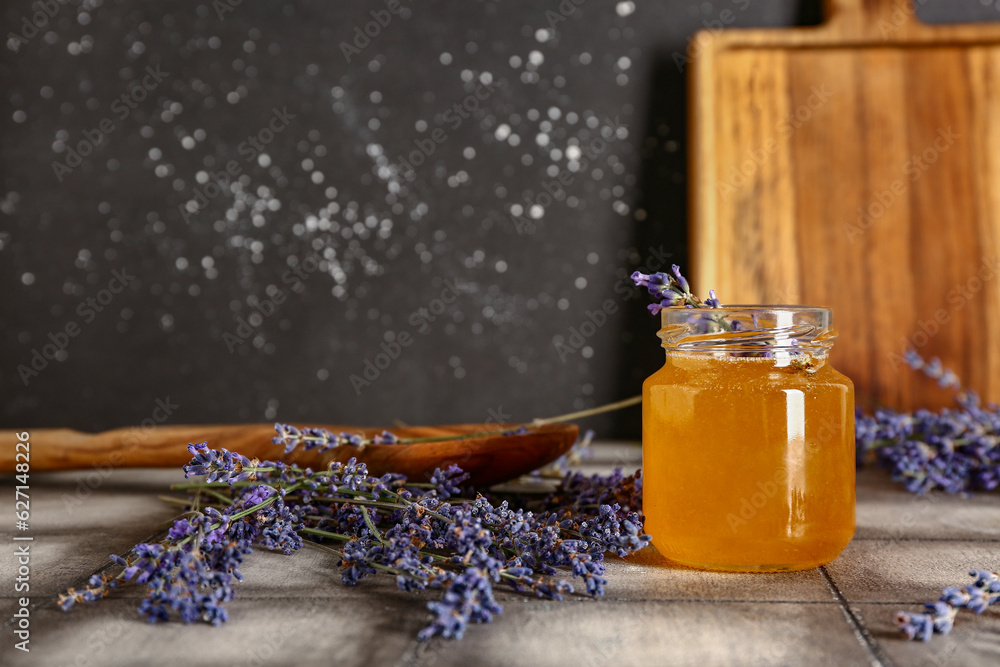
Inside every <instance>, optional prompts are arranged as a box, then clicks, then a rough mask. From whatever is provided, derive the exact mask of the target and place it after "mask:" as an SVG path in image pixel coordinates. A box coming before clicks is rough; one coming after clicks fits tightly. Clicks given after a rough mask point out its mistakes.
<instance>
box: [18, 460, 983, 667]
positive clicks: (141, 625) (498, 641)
mask: <svg viewBox="0 0 1000 667" xmlns="http://www.w3.org/2000/svg"><path fill="white" fill-rule="evenodd" d="M638 463H639V450H638V448H636V447H633V446H629V445H618V444H611V443H605V444H602V445H599V446H597V447H596V455H595V457H594V459H592V460H590V461H588V462H587V463H586V464H585V465H584V466H583V468H584V469H585V470H588V471H600V470H607V469H609V468H610V467H612V466H613V465H621V466H623V467H625V468H632V469H634V468H635V467H637V466H638ZM181 478H182V475H181V474H180V473H179V472H177V471H169V470H115V471H112V472H110V473H108V472H98V471H89V472H87V471H78V472H66V473H52V474H45V475H42V474H34V475H32V476H31V520H32V523H31V528H30V531H29V533H30V536H31V537H33V538H34V539H33V540H32V541H31V542H30V544H31V549H30V552H31V561H30V570H31V573H30V586H31V589H30V596H31V600H32V604H33V605H36V606H35V607H34V608H33V609H32V611H31V616H30V633H31V634H30V644H29V646H30V648H31V651H30V653H24V652H22V651H19V650H16V649H14V643H15V641H16V638H15V637H14V635H13V634H12V629H11V628H10V627H9V626H8V627H7V628H6V629H5V630H4V632H3V635H2V639H0V641H2V645H0V664H2V665H11V666H14V665H38V666H43V665H44V666H46V667H48V666H50V665H56V666H61V665H75V666H84V665H91V666H103V665H116V666H117V665H144V666H150V667H152V666H158V665H175V664H184V665H248V666H251V665H379V666H381V665H403V666H413V667H419V666H425V665H426V666H431V665H463V666H464V665H496V666H498V667H499V666H506V667H513V666H522V665H524V666H535V665H573V666H578V667H584V666H587V667H590V666H593V667H600V666H603V665H608V666H611V665H949V666H955V667H957V666H959V665H1000V609H990V610H988V611H987V612H986V613H984V614H983V615H981V616H974V615H973V614H971V613H968V612H962V613H961V615H960V616H959V620H958V623H957V625H956V628H955V630H954V632H953V633H952V634H951V635H949V636H947V637H935V639H934V640H933V641H932V642H931V643H929V644H921V643H916V642H906V641H902V640H901V639H899V636H898V634H897V632H896V630H895V626H894V625H893V623H892V616H893V613H894V612H895V611H896V610H897V609H900V608H906V609H913V610H916V609H919V606H920V604H921V603H922V602H923V601H925V600H928V599H932V598H934V597H936V595H937V594H938V593H939V592H940V590H941V588H942V587H944V586H949V585H956V584H964V583H967V581H968V577H967V576H966V573H967V571H968V570H969V569H971V568H980V567H986V568H989V569H1000V494H996V493H993V494H981V495H978V496H975V497H972V498H956V497H947V496H929V497H926V498H918V497H914V496H912V495H910V494H909V493H907V492H905V491H903V490H901V488H900V487H899V486H898V485H896V484H894V483H892V482H891V481H889V480H888V479H887V477H886V475H885V474H884V473H882V472H881V471H878V470H871V471H863V472H862V473H861V475H860V476H859V480H858V531H857V535H856V537H855V540H854V542H853V543H852V544H851V545H850V546H849V547H848V548H847V550H846V551H845V552H844V553H843V555H841V557H840V558H839V559H837V560H836V561H835V562H833V563H831V564H830V565H828V566H827V567H825V568H819V569H816V570H810V571H805V572H797V573H792V574H773V575H766V574H765V575H739V574H718V573H708V572H700V571H696V570H688V569H680V568H676V567H671V566H670V565H669V564H667V563H666V562H665V561H663V559H662V558H661V557H660V556H659V555H658V554H657V553H656V552H655V551H654V550H652V549H647V550H645V551H643V552H640V553H639V554H636V555H635V556H634V557H632V558H629V559H626V560H620V559H617V558H612V559H610V561H609V563H608V575H607V578H608V581H609V585H608V593H607V596H606V597H605V598H603V599H599V600H591V599H587V598H580V597H575V598H570V599H568V600H567V601H564V602H561V603H558V602H548V601H542V600H537V599H533V598H526V597H522V596H519V595H517V594H515V593H513V592H510V591H506V590H502V589H498V599H499V600H500V602H501V603H502V604H503V606H504V613H503V614H502V615H501V616H499V617H497V618H496V619H495V620H494V622H493V623H492V624H490V625H475V626H470V628H469V629H468V631H467V632H466V636H465V639H463V640H461V641H445V640H433V641H430V642H424V643H421V642H418V641H416V639H415V636H416V633H417V631H418V630H419V629H420V628H421V627H422V625H423V624H424V622H425V621H426V618H427V615H426V612H425V611H424V605H425V603H426V601H427V600H428V599H430V598H429V597H428V596H427V595H426V594H407V593H403V592H401V591H399V590H397V589H396V588H395V584H394V583H393V582H392V580H391V579H388V578H376V579H369V580H364V581H362V582H361V584H359V585H358V586H356V587H353V588H348V587H344V586H342V585H341V584H340V577H339V572H338V569H337V567H336V566H335V563H334V562H333V558H332V557H331V556H329V555H327V554H324V553H322V552H319V551H314V550H309V549H305V550H302V551H300V552H299V553H297V554H295V555H294V556H283V555H279V554H273V553H268V552H262V551H258V552H256V553H255V554H254V555H252V556H251V557H250V558H249V559H248V562H247V564H246V566H245V568H244V570H243V571H244V575H245V578H246V581H245V582H244V583H242V584H239V585H238V586H237V599H236V601H235V602H233V603H231V605H230V617H231V620H230V622H229V623H228V624H226V625H224V626H222V627H219V628H213V627H209V626H206V625H193V626H185V625H182V624H180V623H176V622H172V623H168V624H162V625H148V624H147V623H145V622H144V621H143V620H142V619H141V618H140V617H139V616H138V614H137V613H136V607H137V605H138V602H139V600H140V599H141V591H140V590H139V589H136V588H131V589H123V590H121V591H118V592H117V593H116V595H114V596H113V597H112V598H110V599H107V600H103V601H100V602H98V603H95V604H90V605H83V606H78V607H76V608H74V609H73V610H72V611H70V612H69V613H65V612H62V611H61V610H59V609H58V608H57V607H55V605H53V604H48V605H46V604H44V603H45V602H46V601H47V600H51V599H52V596H54V595H55V594H56V593H57V592H58V591H60V590H62V589H65V588H66V587H68V586H70V585H73V584H74V583H77V582H79V581H80V579H81V577H82V576H84V575H86V574H88V573H90V572H92V571H94V570H95V569H96V568H97V567H98V566H100V565H101V564H103V563H104V562H105V560H106V558H107V555H108V554H109V553H112V552H115V553H120V552H123V551H125V550H126V549H128V548H129V547H130V546H132V545H133V544H134V543H135V542H137V541H140V540H142V539H144V538H145V537H146V536H148V535H149V534H151V533H152V532H154V529H155V528H156V527H157V526H158V525H159V524H160V523H162V522H164V521H166V520H168V519H169V518H170V517H171V516H172V514H173V512H174V510H172V508H171V507H170V506H169V505H167V504H165V503H163V502H162V501H160V500H158V498H157V496H158V494H162V493H165V492H166V491H167V488H168V486H169V485H170V484H171V483H173V482H175V481H178V480H180V479H181ZM14 484H15V482H14V480H13V479H12V478H10V477H5V478H2V482H0V494H2V496H3V497H4V498H5V499H6V500H5V503H6V504H7V506H8V507H9V508H10V512H8V514H7V518H6V519H4V520H3V530H2V531H0V541H2V543H3V544H5V545H6V546H5V547H4V548H3V549H2V550H0V586H2V588H0V612H2V616H3V618H4V619H5V620H6V619H9V618H10V615H11V614H12V613H13V612H14V610H15V609H17V608H18V601H17V597H18V595H19V594H18V593H16V592H15V588H14V586H15V579H16V578H17V576H18V575H17V568H18V563H17V558H16V555H15V548H16V547H15V545H19V544H24V542H15V541H13V537H14V535H13V532H12V530H13V497H14Z"/></svg>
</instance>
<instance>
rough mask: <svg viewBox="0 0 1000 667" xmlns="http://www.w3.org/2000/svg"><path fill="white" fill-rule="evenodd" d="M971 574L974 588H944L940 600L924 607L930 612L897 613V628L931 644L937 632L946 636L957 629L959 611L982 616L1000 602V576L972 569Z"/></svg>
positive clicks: (905, 633) (908, 635)
mask: <svg viewBox="0 0 1000 667" xmlns="http://www.w3.org/2000/svg"><path fill="white" fill-rule="evenodd" d="M969 575H970V576H971V577H973V579H975V581H974V582H973V583H972V585H970V586H963V587H962V588H958V587H949V588H946V589H944V591H943V592H942V594H941V598H940V599H939V600H936V601H935V602H928V603H926V604H925V605H924V608H925V609H926V610H927V612H926V613H923V614H917V613H910V612H905V611H899V612H896V625H898V626H899V629H900V630H901V631H902V633H903V634H904V635H906V638H907V639H920V640H921V641H929V640H930V638H931V636H932V635H933V634H934V633H937V634H940V635H946V634H948V633H949V632H951V630H952V628H953V627H954V625H955V617H956V616H957V615H958V610H959V609H962V608H964V609H968V610H969V611H972V612H974V613H976V614H981V613H983V612H984V611H985V610H986V608H987V607H989V606H990V605H992V604H996V603H998V602H1000V574H997V573H996V572H990V571H988V570H972V571H971V572H969Z"/></svg>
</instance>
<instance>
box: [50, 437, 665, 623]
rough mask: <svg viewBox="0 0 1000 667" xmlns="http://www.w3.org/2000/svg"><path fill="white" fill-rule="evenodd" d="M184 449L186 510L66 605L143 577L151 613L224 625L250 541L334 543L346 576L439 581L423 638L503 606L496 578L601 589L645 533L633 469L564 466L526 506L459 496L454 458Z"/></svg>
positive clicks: (518, 585)
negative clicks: (386, 466) (404, 472)
mask: <svg viewBox="0 0 1000 667" xmlns="http://www.w3.org/2000/svg"><path fill="white" fill-rule="evenodd" d="M277 431H278V434H279V435H278V439H280V440H281V441H282V443H281V444H285V445H286V446H287V443H288V442H290V441H294V442H295V444H300V443H312V444H313V445H314V446H316V447H322V446H324V445H325V444H328V443H330V442H333V441H334V439H335V438H337V437H338V436H332V437H330V436H328V435H327V434H328V432H323V431H321V430H319V429H301V430H299V429H295V428H294V427H289V426H282V425H278V427H277ZM331 435H332V434H331ZM189 451H190V452H191V453H192V456H193V458H192V460H191V462H190V463H189V464H188V465H187V466H185V472H186V473H187V474H188V475H189V476H192V475H197V476H205V477H206V478H207V479H206V481H203V482H187V483H184V484H180V485H176V486H175V488H178V489H185V490H189V491H193V492H194V494H195V495H194V497H193V498H192V499H191V500H190V501H189V502H190V504H191V511H190V512H188V513H187V514H186V515H185V516H182V517H181V518H180V519H178V520H177V521H175V522H174V524H173V526H172V527H171V529H170V530H169V532H168V533H167V535H166V536H165V537H164V538H163V539H161V540H158V541H155V542H152V543H149V544H139V545H136V547H135V548H134V549H133V550H132V551H131V552H130V554H129V555H128V557H127V558H120V557H118V556H112V560H113V561H114V563H115V564H116V565H117V566H118V569H119V570H120V571H119V572H118V574H117V575H114V576H111V575H101V576H95V577H94V578H93V579H92V580H91V581H90V582H89V584H88V586H86V587H85V588H84V589H83V590H79V591H77V590H69V591H67V592H66V593H65V594H63V596H61V598H60V602H61V604H62V606H63V608H64V609H68V608H70V607H72V606H73V605H74V604H76V603H77V602H86V601H91V600H96V599H98V598H100V597H103V596H105V595H107V594H108V593H109V592H110V591H111V590H112V589H114V588H116V587H118V586H120V585H122V584H125V583H136V584H140V585H144V586H146V597H145V599H144V600H143V602H142V604H141V605H140V612H141V613H142V614H143V615H144V616H146V618H147V619H148V620H149V621H150V622H153V623H155V622H159V621H165V620H167V619H168V618H170V617H171V616H172V615H174V614H176V615H177V616H178V617H179V618H180V619H181V620H182V621H184V622H185V623H192V622H197V621H204V622H208V623H212V624H213V625H218V624H220V623H222V622H224V621H225V620H226V618H227V614H226V610H225V605H226V603H227V602H229V601H230V600H232V599H233V597H234V595H235V593H234V591H233V587H232V583H233V580H234V579H237V580H238V579H241V578H242V576H241V575H240V572H239V566H240V564H241V563H242V561H243V558H244V557H245V555H247V554H249V553H251V551H252V547H253V546H260V547H263V548H266V549H271V550H276V551H280V552H283V553H286V554H291V553H294V552H295V551H297V550H298V549H300V548H301V547H303V546H313V547H316V548H320V549H324V550H326V551H330V552H332V553H334V554H336V555H337V557H338V563H339V565H340V567H341V579H342V582H343V583H344V584H345V585H354V584H357V583H358V582H359V581H360V580H361V579H364V578H366V577H370V576H375V575H378V574H389V575H391V576H393V577H395V579H396V583H397V585H398V586H399V588H401V589H403V590H405V591H422V590H426V589H437V590H440V591H441V597H440V599H439V600H437V601H433V602H430V603H429V604H428V609H429V610H430V611H431V619H430V623H429V624H428V626H427V627H425V628H424V629H423V630H421V632H420V633H419V635H418V637H419V638H420V639H422V640H426V639H429V638H431V637H434V636H441V637H446V638H459V637H461V636H462V634H463V633H464V631H465V629H466V627H467V626H468V624H469V623H485V622H489V621H490V620H491V618H492V617H493V616H495V615H496V614H499V613H502V607H501V606H500V605H499V604H498V603H497V602H496V601H495V599H494V596H493V591H494V589H495V586H496V585H497V584H500V583H502V584H504V585H507V586H510V587H511V588H513V589H514V590H516V591H521V592H523V593H526V594H531V595H535V596H538V597H543V598H548V599H554V600H558V599H562V596H563V595H564V594H567V593H571V592H573V590H574V586H573V583H572V581H571V580H577V581H579V582H581V583H582V584H583V586H582V589H583V590H585V591H586V593H587V594H588V595H592V596H599V595H603V593H604V587H605V586H606V585H607V581H606V580H605V579H604V577H603V575H604V568H605V566H604V562H603V559H604V554H605V553H606V552H612V553H616V554H618V555H620V556H621V555H626V554H628V553H631V552H632V551H634V550H636V549H641V548H643V547H644V546H645V545H646V544H648V543H649V540H650V538H649V536H647V535H644V534H643V532H642V516H641V515H640V514H639V513H638V511H639V505H638V498H639V492H640V490H641V483H640V482H639V479H640V478H639V477H638V474H637V475H634V476H632V477H628V478H625V477H623V476H622V475H621V472H620V471H617V472H616V473H614V474H612V475H611V476H609V477H607V478H597V477H594V478H584V477H582V476H568V477H567V478H566V479H565V480H564V481H563V483H562V484H561V485H560V487H559V489H558V490H557V492H556V493H554V494H553V495H552V496H551V497H550V498H548V499H547V500H546V501H545V503H544V505H543V507H542V509H541V510H540V511H538V512H531V511H527V510H525V509H514V508H512V507H511V506H510V505H509V504H508V502H506V501H505V502H502V503H500V504H494V503H493V502H492V501H491V500H490V499H488V498H486V497H484V496H482V495H480V496H478V497H476V498H475V500H461V499H459V498H456V495H461V494H463V493H465V491H464V490H463V489H462V488H461V483H462V482H463V481H465V480H466V478H467V475H466V474H465V473H464V472H463V471H462V470H461V469H459V468H458V467H457V466H451V467H450V468H448V469H447V470H437V471H435V472H434V474H433V475H432V476H431V479H430V483H427V484H408V483H407V482H406V480H405V479H404V478H403V477H401V476H400V475H392V474H389V475H384V476H382V477H380V478H376V477H371V476H369V475H368V471H367V468H366V467H365V465H364V464H363V463H358V462H357V461H356V460H355V459H353V458H352V459H351V460H350V461H348V462H347V463H340V462H334V463H331V464H330V467H329V468H328V469H325V470H320V471H313V470H310V469H308V468H307V469H301V468H297V467H295V466H291V465H287V464H284V463H281V462H273V461H257V460H256V459H254V460H250V459H247V458H246V457H243V456H241V455H239V454H235V453H233V452H228V451H227V450H223V449H219V450H215V449H210V448H209V447H208V446H207V445H206V444H204V443H202V444H192V445H190V446H189ZM208 480H211V481H208ZM609 485H610V486H609ZM599 487H600V488H599ZM602 488H603V490H602ZM206 498H209V500H210V502H209V504H208V505H205V504H204V500H205V499H206Z"/></svg>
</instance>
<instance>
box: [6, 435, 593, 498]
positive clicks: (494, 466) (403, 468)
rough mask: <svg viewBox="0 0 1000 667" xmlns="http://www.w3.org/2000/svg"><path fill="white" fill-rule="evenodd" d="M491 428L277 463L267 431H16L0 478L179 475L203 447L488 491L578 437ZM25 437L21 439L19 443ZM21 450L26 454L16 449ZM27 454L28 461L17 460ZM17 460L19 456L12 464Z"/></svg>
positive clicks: (301, 453) (297, 454)
mask: <svg viewBox="0 0 1000 667" xmlns="http://www.w3.org/2000/svg"><path fill="white" fill-rule="evenodd" d="M324 428H327V429H329V430H330V431H333V432H334V433H338V432H341V431H346V432H349V433H359V434H362V435H363V436H364V437H366V438H368V437H371V436H373V435H375V434H376V433H379V432H381V430H382V429H381V428H375V427H357V426H330V425H324ZM498 430H499V427H498V426H497V425H496V424H457V425H450V426H411V427H406V428H403V429H393V433H395V434H396V435H397V436H399V437H400V438H428V437H441V436H454V437H457V436H463V435H465V436H467V435H469V434H476V433H484V432H485V433H487V434H486V435H479V436H476V437H471V438H464V439H459V440H444V441H438V442H425V443H413V444H405V445H366V446H364V447H353V446H350V445H344V446H340V447H336V448H334V449H331V450H329V451H327V452H323V453H319V452H317V451H316V450H312V451H305V450H302V449H301V448H300V449H298V450H296V451H294V452H292V453H291V454H289V455H285V454H284V451H283V449H282V448H281V447H280V446H277V445H275V444H273V442H272V438H273V437H274V435H275V433H274V427H273V425H270V424H224V425H219V424H211V425H204V426H156V427H150V428H148V429H145V430H144V429H141V428H119V429H114V430H111V431H105V432H103V433H97V434H90V433H81V432H80V431H74V430H72V429H22V430H21V431H0V473H13V472H20V471H18V470H17V468H16V465H17V463H20V462H25V458H27V459H28V461H27V462H28V463H29V466H30V470H31V472H43V471H53V470H79V469H83V468H91V467H98V468H162V467H180V466H182V465H184V464H185V463H187V462H188V461H190V460H191V454H190V453H189V452H188V451H187V445H188V443H198V442H208V444H209V446H211V447H213V448H218V447H225V448H226V449H229V450H230V451H234V452H239V453H240V454H243V455H244V456H247V457H249V458H254V457H256V458H259V459H262V460H266V459H270V460H278V459H280V460H282V461H286V462H288V463H293V464H296V465H299V466H302V467H312V468H314V469H318V468H323V467H326V466H327V465H328V464H329V463H330V462H331V461H335V460H336V461H347V460H348V459H349V458H351V457H355V458H357V459H358V460H359V461H361V462H363V463H365V464H366V465H367V466H368V470H369V472H370V473H371V474H373V475H383V474H385V473H387V472H398V473H401V474H403V475H406V476H407V477H408V478H410V479H412V480H414V481H418V480H419V481H423V480H426V479H427V478H429V477H430V475H431V474H432V473H433V472H434V470H435V469H436V468H439V467H440V468H443V467H447V466H448V465H449V464H452V463H454V464H457V465H459V466H461V467H462V469H463V470H465V471H466V472H468V473H469V474H470V476H471V477H470V481H471V482H472V483H473V484H483V485H488V484H494V483H496V482H500V481H504V480H507V479H512V478H514V477H517V476H519V475H521V474H524V473H526V472H530V471H531V470H535V469H536V468H539V467H541V466H544V465H545V464H546V463H548V462H550V461H553V460H554V459H556V458H558V457H559V456H560V455H562V454H563V453H565V452H566V451H568V450H569V448H570V447H572V445H573V442H575V441H576V437H577V434H578V429H577V427H576V426H574V425H572V424H553V425H548V426H543V427H540V428H533V429H531V430H530V431H529V432H528V433H526V434H523V435H501V434H499V433H498ZM25 434H27V435H25ZM19 442H28V443H29V446H28V447H23V446H22V447H20V451H19V449H18V447H17V444H18V443H19ZM24 450H28V451H27V454H28V456H27V457H26V456H24V454H25V451H24ZM18 454H21V456H18Z"/></svg>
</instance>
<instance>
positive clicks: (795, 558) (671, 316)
mask: <svg viewBox="0 0 1000 667" xmlns="http://www.w3.org/2000/svg"><path fill="white" fill-rule="evenodd" d="M661 317H662V322H663V328H662V329H661V331H660V334H659V335H660V338H661V339H662V340H663V347H664V348H665V349H666V352H667V354H666V363H665V364H664V366H663V368H661V369H660V370H659V371H657V372H656V373H655V374H653V375H652V376H651V377H649V378H648V379H647V380H646V382H645V383H644V385H643V403H642V405H643V513H644V514H645V517H646V519H645V526H646V531H647V532H648V533H649V534H650V535H652V537H653V544H654V545H655V546H656V548H657V549H658V550H659V551H660V553H661V554H663V555H664V556H665V557H667V558H668V559H670V560H672V561H675V562H677V563H681V564H683V565H687V566H691V567H697V568H702V569H711V570H728V571H756V572H774V571H782V570H785V571H787V570H801V569H807V568H812V567H816V566H818V565H822V564H824V563H828V562H830V561H831V560H833V559H834V558H836V557H837V556H838V555H839V554H840V552H841V551H842V550H843V549H844V547H845V546H847V544H848V542H850V540H851V537H852V536H853V534H854V527H855V518H854V498H855V456H854V386H853V384H852V383H851V381H850V380H849V379H848V378H847V377H845V376H844V375H841V374H840V373H838V372H837V371H836V370H834V369H833V367H832V366H830V364H829V361H828V354H829V351H830V348H831V347H832V344H833V340H834V339H835V338H836V332H834V331H833V330H832V329H831V328H830V327H831V317H832V316H831V312H830V310H829V309H825V308H810V307H800V306H775V307H772V306H731V307H726V308H721V309H711V310H702V309H683V308H670V309H666V310H663V311H661Z"/></svg>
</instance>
